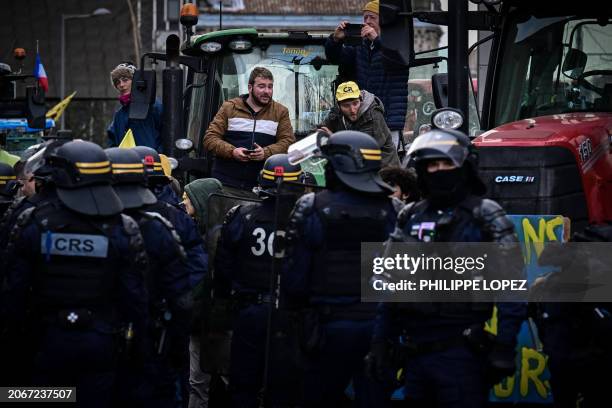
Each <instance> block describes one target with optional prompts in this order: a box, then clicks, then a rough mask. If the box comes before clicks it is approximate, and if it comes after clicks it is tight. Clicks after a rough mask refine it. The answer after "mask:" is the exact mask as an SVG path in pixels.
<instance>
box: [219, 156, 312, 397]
mask: <svg viewBox="0 0 612 408" xmlns="http://www.w3.org/2000/svg"><path fill="white" fill-rule="evenodd" d="M301 174H302V169H301V167H300V166H299V165H292V164H290V163H289V160H288V158H287V155H286V154H275V155H272V156H270V157H269V158H268V159H267V160H266V162H265V163H264V166H263V169H262V170H261V171H260V174H259V177H258V186H257V188H256V191H257V192H258V195H259V197H261V198H262V201H261V202H252V203H247V204H242V205H238V206H235V207H233V208H232V209H231V210H230V211H229V212H228V214H227V215H226V219H225V223H224V226H223V229H222V231H221V235H220V239H219V244H218V246H217V253H216V256H215V271H216V273H217V275H218V276H219V277H220V278H225V279H226V280H227V281H230V282H231V288H232V292H233V298H234V300H235V302H236V304H237V307H238V311H237V316H236V318H235V320H234V331H233V336H232V344H231V363H230V390H231V398H232V404H233V406H235V407H256V406H257V402H258V393H259V391H260V389H261V388H262V379H263V375H264V369H265V364H266V361H265V359H266V358H267V357H268V356H266V355H265V351H266V341H271V339H267V335H268V333H266V328H267V325H268V319H269V318H270V317H271V315H270V308H271V307H274V303H275V301H276V299H275V290H274V289H275V288H274V287H272V286H273V285H275V280H274V277H273V276H271V275H272V274H273V273H277V274H278V272H279V271H278V270H277V269H275V268H276V265H273V262H275V261H274V253H278V252H279V239H281V237H283V236H284V228H285V225H286V222H287V218H288V217H289V212H290V211H291V209H292V208H293V205H294V204H295V201H296V200H297V198H298V195H297V194H298V192H299V189H298V187H295V188H294V187H293V186H289V187H288V186H286V185H285V184H279V183H282V182H287V181H293V182H297V181H298V179H299V177H300V175H301ZM279 186H280V187H279ZM277 256H278V255H277ZM273 317H274V320H273V325H274V329H273V331H274V332H275V333H278V332H280V331H282V330H283V323H284V322H282V321H281V320H282V316H280V315H279V314H278V313H277V314H275V315H274V316H273ZM271 352H272V353H273V354H274V355H272V356H270V359H269V360H268V363H269V364H270V365H272V361H279V360H280V359H279V358H278V355H277V354H276V353H278V352H279V349H277V348H276V347H275V348H273V349H272V350H271ZM283 365H284V367H281V366H279V365H276V364H274V366H270V367H269V368H268V373H269V374H270V378H271V381H270V384H267V385H270V391H269V393H268V395H265V396H263V397H266V398H267V399H268V400H271V401H272V404H273V405H280V404H287V403H288V398H289V394H291V392H290V389H289V387H290V386H291V385H292V384H291V379H290V378H289V377H290V376H291V373H289V370H287V368H288V365H289V361H287V360H285V361H284V362H283ZM283 369H284V370H283ZM293 378H295V375H294V376H293ZM281 379H282V380H284V384H283V385H281V384H279V380H281ZM294 384H295V381H294V382H293V385H294ZM264 391H267V390H264ZM294 391H295V390H294ZM281 393H282V395H281ZM291 397H295V395H292V396H291Z"/></svg>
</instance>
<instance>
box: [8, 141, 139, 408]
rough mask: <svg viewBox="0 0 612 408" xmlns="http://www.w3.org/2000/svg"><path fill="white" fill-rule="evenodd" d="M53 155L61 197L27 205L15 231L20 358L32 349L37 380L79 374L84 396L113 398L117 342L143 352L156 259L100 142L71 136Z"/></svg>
mask: <svg viewBox="0 0 612 408" xmlns="http://www.w3.org/2000/svg"><path fill="white" fill-rule="evenodd" d="M45 160H46V162H47V164H48V166H49V168H50V171H51V178H52V180H53V183H54V184H55V186H56V190H57V198H55V199H49V200H46V201H44V202H41V203H39V204H38V205H37V206H36V207H30V208H28V209H27V210H24V211H23V212H22V213H21V214H20V215H19V217H18V219H17V222H16V224H15V226H14V227H13V229H12V231H11V235H10V239H9V245H8V249H7V255H8V258H9V259H8V268H7V274H8V279H7V285H6V286H5V290H4V293H3V294H2V297H1V299H2V304H1V307H2V310H1V312H2V317H3V318H4V319H8V322H9V332H10V333H12V334H13V335H14V336H18V338H19V339H20V341H21V342H22V344H23V346H24V347H26V348H27V350H25V353H24V354H22V356H23V358H22V360H21V361H20V364H26V363H27V357H28V356H31V357H32V360H33V361H32V364H33V366H32V379H31V382H30V384H32V385H37V386H53V385H55V386H66V385H67V384H71V385H74V386H76V387H77V393H78V394H77V395H78V396H77V400H78V404H79V405H80V406H86V407H108V406H110V405H111V401H110V398H111V395H112V387H113V385H114V384H113V383H114V379H115V369H116V366H115V361H116V356H117V354H118V352H119V350H118V349H117V346H118V345H119V344H121V345H122V349H123V354H122V356H123V357H124V358H135V359H136V358H138V357H142V354H141V352H142V350H143V347H142V346H143V345H142V341H143V340H144V336H143V335H144V330H145V322H146V319H147V292H146V288H145V284H144V275H145V273H146V269H147V267H148V259H147V256H146V253H145V250H144V246H143V243H142V236H141V235H140V230H139V229H138V225H137V224H136V222H135V221H134V220H133V219H131V218H130V217H128V216H125V215H122V214H121V211H122V210H123V206H122V204H121V201H120V200H119V198H118V197H117V195H116V194H115V193H114V191H113V189H112V187H111V185H110V182H111V166H110V163H109V161H108V157H107V156H106V154H105V153H104V150H102V148H100V147H99V146H97V145H96V144H94V143H90V142H85V141H72V142H68V143H66V144H64V145H62V146H61V147H59V148H58V149H57V150H56V151H54V152H53V153H51V154H50V155H49V156H48V157H47V158H46V159H45ZM135 361H136V360H135ZM9 370H10V368H9Z"/></svg>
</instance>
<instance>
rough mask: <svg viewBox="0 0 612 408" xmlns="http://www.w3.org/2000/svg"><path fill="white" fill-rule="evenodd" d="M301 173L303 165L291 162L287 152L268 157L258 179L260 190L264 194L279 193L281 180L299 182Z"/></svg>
mask: <svg viewBox="0 0 612 408" xmlns="http://www.w3.org/2000/svg"><path fill="white" fill-rule="evenodd" d="M301 175H302V167H301V166H300V165H299V164H291V163H289V156H288V155H287V154H284V153H282V154H274V155H272V156H270V157H268V159H267V160H266V162H265V163H264V166H263V168H262V169H261V171H260V172H259V177H258V179H257V181H258V183H259V188H260V190H259V191H260V193H263V194H267V195H275V194H277V193H278V191H277V187H278V185H277V182H278V181H279V180H282V181H294V182H296V183H299V182H300V177H301Z"/></svg>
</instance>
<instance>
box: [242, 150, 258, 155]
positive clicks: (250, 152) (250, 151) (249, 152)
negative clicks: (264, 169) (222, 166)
mask: <svg viewBox="0 0 612 408" xmlns="http://www.w3.org/2000/svg"><path fill="white" fill-rule="evenodd" d="M255 152H256V150H255V149H253V150H245V151H244V154H253V153H255Z"/></svg>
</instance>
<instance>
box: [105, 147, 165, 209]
mask: <svg viewBox="0 0 612 408" xmlns="http://www.w3.org/2000/svg"><path fill="white" fill-rule="evenodd" d="M104 151H105V152H106V155H107V156H108V159H109V160H110V162H111V168H112V173H113V188H114V189H115V192H116V193H117V195H118V196H119V198H120V199H121V202H122V203H123V206H124V207H125V208H128V209H130V208H140V207H142V206H143V205H148V204H155V203H156V202H157V198H156V197H155V195H154V194H153V193H152V192H151V190H149V189H148V188H147V187H146V182H147V180H146V176H145V170H144V164H143V163H142V160H141V159H140V156H139V155H138V153H136V151H134V150H133V149H121V148H119V147H111V148H109V149H106V150H104Z"/></svg>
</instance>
